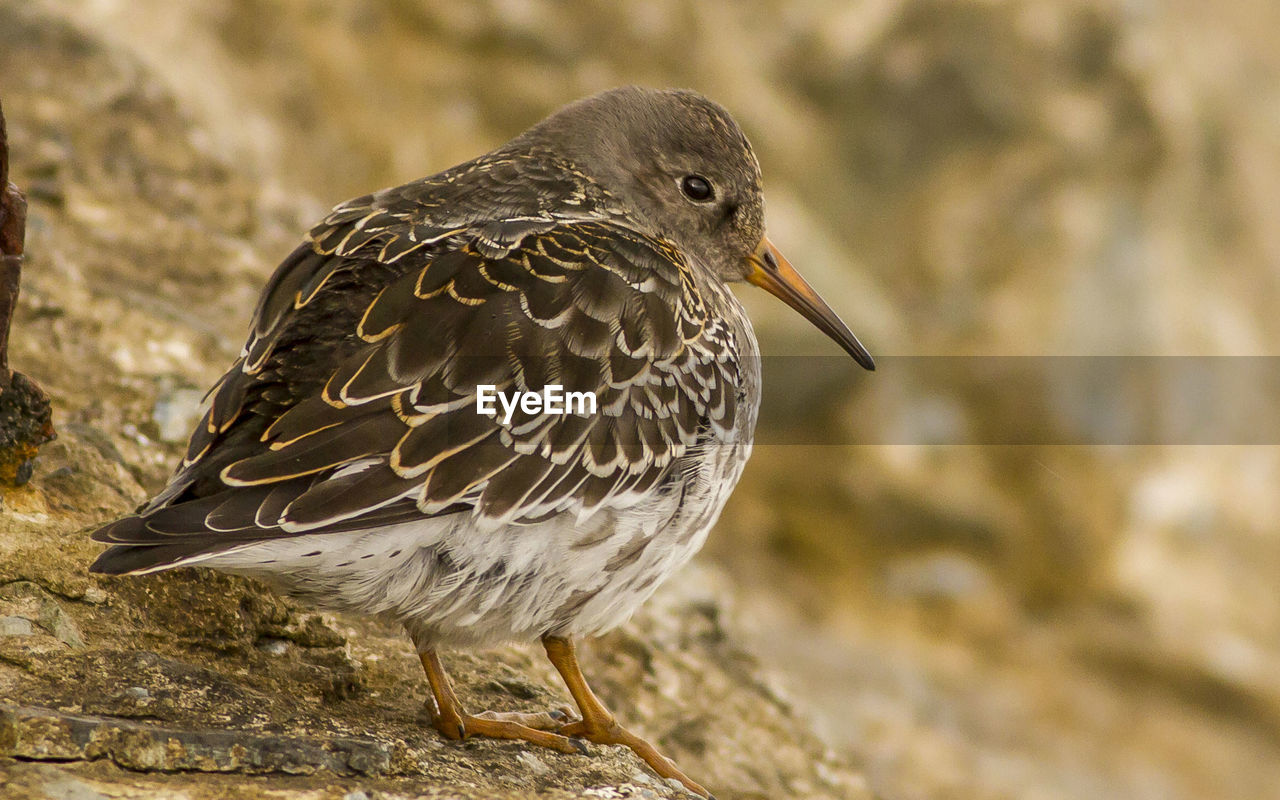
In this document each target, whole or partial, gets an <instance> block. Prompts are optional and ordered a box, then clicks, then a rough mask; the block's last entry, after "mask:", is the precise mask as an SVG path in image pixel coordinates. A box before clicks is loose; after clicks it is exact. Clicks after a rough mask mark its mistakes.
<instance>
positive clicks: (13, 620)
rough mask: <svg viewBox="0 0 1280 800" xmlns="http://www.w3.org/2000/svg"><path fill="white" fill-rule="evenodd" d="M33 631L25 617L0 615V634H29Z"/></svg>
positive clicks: (29, 621)
mask: <svg viewBox="0 0 1280 800" xmlns="http://www.w3.org/2000/svg"><path fill="white" fill-rule="evenodd" d="M34 632H35V628H34V627H33V626H32V625H31V620H29V619H27V618H26V617H14V616H8V617H0V636H30V635H31V634H32V633H34Z"/></svg>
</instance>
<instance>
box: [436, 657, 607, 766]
mask: <svg viewBox="0 0 1280 800" xmlns="http://www.w3.org/2000/svg"><path fill="white" fill-rule="evenodd" d="M418 658H419V659H420V660H421V661H422V669H423V670H424V671H425V672H426V673H427V683H429V684H431V696H432V697H433V698H435V709H434V712H433V713H432V715H431V717H432V719H431V721H432V724H433V725H435V728H436V730H438V731H440V733H442V734H443V735H444V736H445V738H447V739H466V738H468V737H471V736H488V737H489V738H491V739H519V740H521V741H525V742H529V743H530V744H536V745H538V746H539V747H548V748H550V749H552V750H559V751H560V752H561V753H574V754H577V755H583V754H585V753H586V748H585V747H583V746H582V743H581V742H575V741H574V740H572V739H570V738H568V737H566V736H562V735H560V734H558V733H551V732H550V731H552V730H555V729H556V728H560V727H562V726H563V725H564V720H563V719H557V718H556V717H555V716H554V715H553V714H546V713H539V714H522V713H518V712H512V713H507V714H500V713H497V712H493V711H486V712H485V713H483V714H476V715H471V714H468V713H466V712H465V711H463V710H462V704H461V703H459V702H458V696H457V695H456V694H454V693H453V685H452V684H450V682H449V676H448V675H447V674H446V673H445V671H444V665H443V664H441V663H440V657H439V656H438V655H436V651H434V650H426V651H423V652H421V653H419V654H418Z"/></svg>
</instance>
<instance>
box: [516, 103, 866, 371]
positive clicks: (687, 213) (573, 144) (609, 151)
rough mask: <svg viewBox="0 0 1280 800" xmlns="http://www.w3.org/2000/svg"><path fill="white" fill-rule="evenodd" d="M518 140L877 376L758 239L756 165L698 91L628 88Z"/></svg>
mask: <svg viewBox="0 0 1280 800" xmlns="http://www.w3.org/2000/svg"><path fill="white" fill-rule="evenodd" d="M521 140H523V141H524V142H526V143H536V144H541V145H544V146H547V147H553V148H554V149H555V150H557V151H558V152H559V153H560V154H561V155H562V156H563V157H565V158H566V159H567V160H569V161H570V162H572V163H573V164H574V165H575V166H576V167H577V168H578V169H579V170H580V171H582V172H583V173H584V174H585V175H587V176H588V177H590V178H591V179H592V180H594V181H595V182H596V183H598V184H600V185H601V186H602V187H604V188H605V189H606V190H607V191H609V192H610V193H611V194H613V195H614V196H615V197H617V198H618V199H620V200H622V201H623V202H625V203H626V204H627V206H628V208H630V209H633V210H634V211H635V212H636V214H637V215H638V217H639V221H640V222H641V223H642V225H643V226H644V227H645V228H647V229H648V232H652V233H654V234H656V235H658V236H660V237H662V238H664V239H667V240H668V241H670V242H672V243H673V244H675V245H676V246H677V247H679V248H680V249H681V250H682V251H684V252H687V253H690V254H693V255H694V256H695V257H697V258H699V259H701V260H702V261H703V262H704V263H706V264H707V265H708V266H709V267H710V268H711V270H712V271H713V272H714V273H715V275H716V276H718V277H719V278H720V280H722V281H725V282H727V283H732V282H739V281H749V282H751V283H753V284H755V285H756V286H760V287H761V288H763V289H765V290H767V291H769V292H770V293H772V294H774V295H776V296H777V297H779V298H781V299H782V301H783V302H785V303H786V304H787V305H789V306H791V307H792V308H794V309H795V310H796V311H799V312H800V313H801V314H802V315H804V317H805V318H806V319H808V320H809V321H810V322H812V323H813V324H814V325H815V326H817V327H818V328H819V329H820V330H821V331H822V332H823V333H825V334H827V335H828V336H830V337H831V338H832V339H834V340H835V341H836V342H837V343H838V344H839V345H840V346H841V347H843V348H844V349H845V350H846V351H847V352H848V353H849V354H850V355H852V356H853V357H854V359H855V360H856V361H857V362H858V363H859V364H861V365H862V366H864V367H866V368H867V369H874V368H875V362H874V361H873V360H872V358H871V355H870V353H868V352H867V350H866V348H865V347H863V346H862V343H861V342H859V341H858V339H857V337H856V336H854V335H853V333H852V332H851V331H850V330H849V328H848V327H847V326H846V325H845V324H844V323H843V322H842V321H841V320H840V318H839V317H838V316H837V315H836V313H835V312H834V311H832V310H831V307H830V306H829V305H827V303H826V302H825V301H824V300H823V299H822V298H821V297H820V296H819V295H818V293H817V292H815V291H814V289H813V287H811V286H810V285H809V284H808V283H807V282H806V281H805V280H804V279H803V278H802V277H800V274H799V273H798V272H796V270H795V269H794V268H793V267H792V266H791V264H790V263H789V262H788V261H787V260H786V259H785V258H784V257H783V256H782V254H781V253H779V252H778V250H777V248H776V247H774V246H773V244H772V243H771V242H770V241H769V239H768V237H767V236H765V225H764V195H763V193H762V192H761V189H760V164H759V162H758V161H756V156H755V153H754V152H753V151H752V149H751V144H750V142H748V141H747V137H746V136H745V135H744V134H743V133H742V129H741V128H739V127H738V123H737V122H735V121H734V119H733V117H731V116H729V112H728V111H726V110H725V109H724V108H723V107H721V106H720V105H719V104H717V103H714V102H712V101H711V100H708V99H707V98H705V97H703V96H702V95H700V94H698V93H696V92H691V91H685V90H652V89H641V88H638V87H634V86H629V87H625V88H621V89H613V90H610V91H607V92H602V93H600V94H597V95H594V96H592V97H588V98H586V99H583V100H580V101H578V102H576V103H573V104H571V105H568V106H566V107H565V108H563V109H562V110H560V111H559V112H557V113H556V114H554V115H553V116H551V117H549V118H547V119H546V120H544V121H543V122H541V123H540V124H538V125H537V126H535V127H534V128H532V129H531V130H530V131H529V132H528V133H526V134H525V135H524V136H522V137H521ZM518 141H520V140H518ZM553 143H554V144H553Z"/></svg>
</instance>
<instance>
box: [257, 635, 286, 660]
mask: <svg viewBox="0 0 1280 800" xmlns="http://www.w3.org/2000/svg"><path fill="white" fill-rule="evenodd" d="M258 649H259V650H261V651H262V652H264V653H267V654H269V655H273V656H282V655H284V654H285V653H287V652H289V643H288V642H286V641H285V640H284V639H263V640H261V641H260V642H258Z"/></svg>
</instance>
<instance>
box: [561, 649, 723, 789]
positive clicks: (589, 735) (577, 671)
mask: <svg viewBox="0 0 1280 800" xmlns="http://www.w3.org/2000/svg"><path fill="white" fill-rule="evenodd" d="M542 646H543V647H544V648H546V651H547V658H549V659H551V663H552V664H553V665H555V668H556V670H557V671H559V673H560V677H561V678H564V683H565V686H567V687H569V694H571V695H573V701H574V702H575V703H577V704H578V709H579V710H580V711H581V712H582V719H580V720H578V721H577V722H570V723H569V724H568V725H564V726H562V727H560V729H559V733H561V734H563V735H564V736H573V737H580V738H583V739H586V740H587V741H589V742H594V743H596V744H621V745H625V746H627V747H630V748H631V750H632V751H633V752H634V753H635V754H636V755H637V756H639V757H640V758H641V760H643V761H644V763H646V764H648V765H649V767H650V768H651V769H652V770H653V771H654V772H656V773H658V775H660V776H661V777H663V778H675V779H676V780H678V781H680V782H681V783H683V784H684V785H685V786H686V787H687V788H688V789H689V791H691V792H693V793H694V794H697V795H701V796H702V797H706V798H711V793H710V792H708V791H707V790H706V789H704V788H702V786H700V785H699V784H697V783H695V782H694V781H693V780H692V779H690V778H689V776H688V775H685V774H684V773H683V772H681V771H680V769H679V768H678V767H677V766H676V765H675V764H673V763H671V760H670V759H668V758H667V757H666V756H664V755H662V754H661V753H659V752H658V750H657V748H655V747H654V746H653V745H651V744H649V743H648V742H646V741H645V740H644V739H641V738H640V737H639V736H636V735H635V734H634V733H631V732H630V731H628V730H627V729H626V728H623V727H622V726H621V725H619V724H618V721H617V720H616V719H615V718H614V716H613V714H611V713H609V709H607V708H605V707H604V704H603V703H601V702H600V698H598V697H596V694H595V692H593V691H591V687H590V686H588V685H587V679H586V678H584V677H583V676H582V670H581V668H579V667H578V653H577V650H576V648H575V647H574V644H573V640H572V639H571V638H569V637H559V636H544V637H542Z"/></svg>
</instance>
